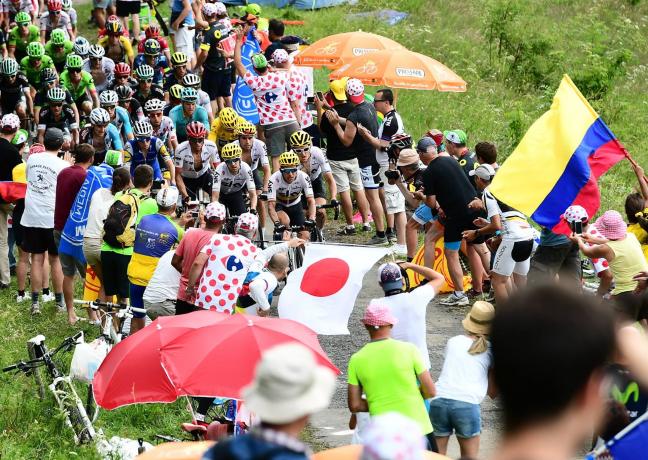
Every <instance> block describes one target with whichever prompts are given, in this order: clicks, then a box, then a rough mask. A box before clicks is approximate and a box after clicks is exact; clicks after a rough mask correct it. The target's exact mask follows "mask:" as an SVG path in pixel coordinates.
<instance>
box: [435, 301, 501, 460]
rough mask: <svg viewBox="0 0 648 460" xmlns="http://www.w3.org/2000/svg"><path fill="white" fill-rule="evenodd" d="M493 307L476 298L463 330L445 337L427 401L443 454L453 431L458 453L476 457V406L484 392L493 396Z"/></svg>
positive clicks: (478, 420)
mask: <svg viewBox="0 0 648 460" xmlns="http://www.w3.org/2000/svg"><path fill="white" fill-rule="evenodd" d="M494 316H495V308H493V306H492V305H491V304H490V303H488V302H483V301H481V300H478V301H477V302H475V304H474V305H473V306H472V308H471V309H470V312H469V313H468V314H467V315H466V317H465V318H464V320H463V321H462V322H461V324H462V326H463V328H464V333H463V334H461V335H457V336H455V337H452V338H451V339H450V340H448V343H447V345H446V349H445V358H444V360H443V369H442V370H441V375H440V376H439V380H438V381H437V384H436V387H437V396H436V398H434V399H433V400H432V402H431V404H430V418H431V419H432V425H433V426H434V436H435V438H436V442H437V445H438V446H439V453H440V454H443V455H445V454H446V452H447V449H448V440H449V438H450V436H451V435H452V433H453V432H454V433H455V435H456V436H457V440H458V441H459V447H460V449H461V456H462V457H465V458H477V457H478V455H479V434H480V433H481V410H480V407H479V405H480V404H481V402H482V401H483V400H484V397H485V396H486V394H488V395H489V396H490V397H491V398H494V397H495V389H494V388H493V384H492V382H491V352H490V345H489V343H488V333H489V331H490V325H491V322H492V321H493V317H494Z"/></svg>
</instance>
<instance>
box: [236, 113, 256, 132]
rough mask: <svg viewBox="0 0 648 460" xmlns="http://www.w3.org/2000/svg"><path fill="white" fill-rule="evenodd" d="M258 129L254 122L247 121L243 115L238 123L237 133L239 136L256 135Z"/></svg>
mask: <svg viewBox="0 0 648 460" xmlns="http://www.w3.org/2000/svg"><path fill="white" fill-rule="evenodd" d="M256 133H257V129H256V126H254V123H252V122H250V121H247V120H246V119H245V118H243V117H241V118H239V119H238V122H237V123H236V134H238V135H239V136H244V135H248V136H249V135H252V136H256Z"/></svg>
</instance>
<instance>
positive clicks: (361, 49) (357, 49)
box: [351, 48, 378, 56]
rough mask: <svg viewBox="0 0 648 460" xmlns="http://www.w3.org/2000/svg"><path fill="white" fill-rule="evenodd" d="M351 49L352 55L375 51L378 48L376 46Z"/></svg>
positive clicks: (362, 54)
mask: <svg viewBox="0 0 648 460" xmlns="http://www.w3.org/2000/svg"><path fill="white" fill-rule="evenodd" d="M351 51H352V52H353V55H354V56H364V55H365V54H369V53H375V52H376V51H378V50H377V49H376V48H353V49H352V50H351Z"/></svg>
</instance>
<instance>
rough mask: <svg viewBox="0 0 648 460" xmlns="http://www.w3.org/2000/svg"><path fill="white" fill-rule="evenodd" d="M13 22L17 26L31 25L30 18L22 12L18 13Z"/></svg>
mask: <svg viewBox="0 0 648 460" xmlns="http://www.w3.org/2000/svg"><path fill="white" fill-rule="evenodd" d="M14 20H15V21H16V23H17V24H19V25H29V24H30V23H31V16H29V14H28V13H26V12H24V11H19V12H18V13H17V14H16V17H15V19H14Z"/></svg>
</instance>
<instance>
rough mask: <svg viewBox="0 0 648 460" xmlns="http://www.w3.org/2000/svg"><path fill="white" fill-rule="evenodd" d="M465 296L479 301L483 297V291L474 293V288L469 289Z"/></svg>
mask: <svg viewBox="0 0 648 460" xmlns="http://www.w3.org/2000/svg"><path fill="white" fill-rule="evenodd" d="M466 295H467V296H468V297H471V298H475V297H477V298H479V299H481V298H482V297H483V296H484V293H483V291H475V288H470V289H468V290H467V291H466Z"/></svg>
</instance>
